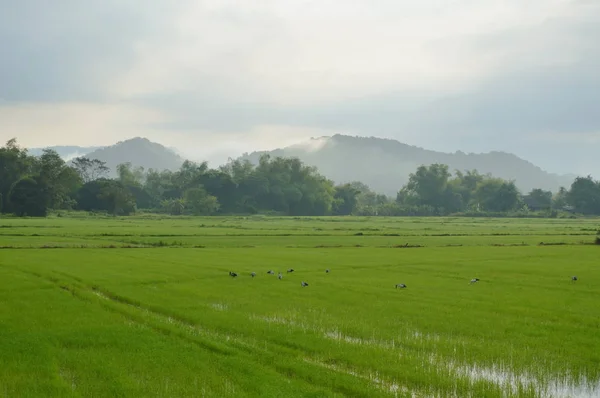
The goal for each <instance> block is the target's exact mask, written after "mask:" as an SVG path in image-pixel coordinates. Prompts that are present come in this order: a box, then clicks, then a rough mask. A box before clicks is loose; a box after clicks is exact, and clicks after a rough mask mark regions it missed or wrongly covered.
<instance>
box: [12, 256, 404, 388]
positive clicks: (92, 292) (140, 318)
mask: <svg viewBox="0 0 600 398" xmlns="http://www.w3.org/2000/svg"><path fill="white" fill-rule="evenodd" d="M16 269H17V270H18V271H20V272H22V273H25V274H27V275H30V276H34V277H36V278H39V279H43V280H46V281H49V282H51V283H53V284H54V285H55V286H56V287H58V288H59V289H61V290H63V291H65V292H68V293H70V294H71V295H72V296H73V297H74V298H76V299H78V300H83V301H86V302H91V303H96V304H98V305H100V306H101V307H102V308H103V309H105V310H107V311H110V312H113V313H118V314H120V315H122V316H123V317H125V318H126V319H127V320H128V321H129V322H131V323H133V324H135V325H138V326H140V327H146V328H149V329H150V330H153V331H154V332H156V333H160V334H163V335H165V336H168V337H175V338H179V339H181V340H183V341H186V342H189V343H192V344H194V345H196V346H198V347H200V348H202V349H205V350H208V351H210V352H211V353H213V354H217V355H223V356H228V357H232V356H239V357H242V358H243V359H245V360H247V361H249V362H251V363H254V364H255V365H257V366H259V367H261V368H264V369H269V370H271V371H273V372H275V373H277V374H279V375H280V376H283V377H284V378H285V379H291V378H293V379H296V380H302V381H303V382H305V383H307V384H310V385H312V386H315V385H317V386H318V387H321V388H324V389H326V390H328V391H330V392H332V393H334V394H336V395H342V396H344V397H357V396H365V397H371V396H372V395H361V394H359V393H358V392H357V391H350V390H349V389H347V388H345V387H344V386H343V385H332V384H331V383H330V382H329V381H328V380H326V378H323V379H322V380H320V379H317V378H313V377H310V376H307V375H303V374H300V373H299V372H296V371H295V370H294V369H293V367H292V366H291V365H290V362H292V363H293V364H298V363H304V364H309V365H311V366H314V367H315V371H316V372H319V373H323V371H324V370H325V371H330V372H335V373H337V374H342V375H345V376H349V377H353V378H357V379H359V380H362V381H365V379H364V377H362V375H360V374H358V373H356V372H354V373H353V372H347V371H341V370H340V369H333V368H327V369H324V368H323V366H322V365H321V364H320V359H319V358H310V357H308V356H307V355H306V354H304V355H302V356H299V355H298V353H297V350H296V349H294V348H290V347H289V346H288V345H286V344H285V343H283V342H273V341H270V342H269V345H270V346H275V347H277V348H278V349H279V352H278V351H273V350H268V349H266V348H261V347H259V346H257V345H256V344H252V343H249V342H247V341H245V339H243V338H240V337H235V336H231V335H228V334H225V333H220V332H216V331H212V330H208V329H206V328H203V327H201V326H199V325H198V324H196V323H194V322H192V321H190V320H187V319H184V318H182V317H178V316H176V315H173V314H168V313H165V312H162V311H159V310H157V309H155V308H151V307H148V306H144V305H142V304H141V303H139V302H136V301H134V300H131V299H128V298H126V297H123V296H119V295H117V294H114V293H112V292H109V291H107V290H105V289H101V288H100V287H99V286H97V285H90V284H88V283H86V282H85V281H83V280H82V279H81V278H78V277H76V276H73V275H70V274H67V273H64V272H60V271H54V270H53V271H52V272H53V273H55V274H58V275H60V276H61V277H63V278H68V279H71V282H69V283H66V282H65V281H64V280H61V279H59V278H58V277H55V276H52V275H44V274H41V273H38V272H34V271H30V270H23V269H18V268H16ZM223 342H225V343H223ZM285 354H291V356H288V357H286V359H287V361H286V362H285V363H281V362H280V361H278V360H277V359H278V358H281V357H283V356H284V355H285ZM355 373H356V374H355ZM368 385H369V386H370V387H372V388H375V389H377V390H378V392H380V393H383V394H384V395H385V396H398V394H397V393H398V387H396V388H394V389H393V390H390V389H389V388H387V387H386V386H385V385H384V384H381V382H380V381H379V380H371V382H370V383H369V384H368ZM400 391H406V390H405V389H404V388H401V390H400Z"/></svg>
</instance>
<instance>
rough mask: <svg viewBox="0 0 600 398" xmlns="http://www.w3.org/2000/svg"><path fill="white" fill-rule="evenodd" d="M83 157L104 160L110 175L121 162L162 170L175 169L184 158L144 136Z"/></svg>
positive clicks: (115, 171)
mask: <svg viewBox="0 0 600 398" xmlns="http://www.w3.org/2000/svg"><path fill="white" fill-rule="evenodd" d="M85 157H86V158H89V159H92V160H93V159H97V160H100V161H102V162H105V163H106V167H108V168H109V170H110V174H109V175H110V176H111V177H116V175H117V166H118V165H119V164H122V163H131V165H133V166H134V167H143V168H144V169H145V170H149V169H154V170H159V171H162V170H177V169H179V167H181V165H182V164H183V162H184V159H183V158H182V157H181V156H179V155H178V154H176V153H175V152H174V151H173V150H172V149H169V148H166V147H164V146H162V145H160V144H157V143H155V142H151V141H149V140H148V139H146V138H132V139H130V140H126V141H121V142H118V143H116V144H115V145H111V146H107V147H103V148H100V149H97V150H95V151H93V152H90V153H88V154H86V155H85Z"/></svg>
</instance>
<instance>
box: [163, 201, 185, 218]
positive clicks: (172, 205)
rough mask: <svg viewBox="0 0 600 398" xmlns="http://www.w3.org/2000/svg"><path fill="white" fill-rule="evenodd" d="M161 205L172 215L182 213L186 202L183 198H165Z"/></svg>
mask: <svg viewBox="0 0 600 398" xmlns="http://www.w3.org/2000/svg"><path fill="white" fill-rule="evenodd" d="M160 205H161V207H162V208H163V209H164V210H165V211H167V212H168V213H169V214H171V215H172V216H179V215H182V214H183V212H184V210H185V203H184V201H183V199H165V200H163V201H162V202H161V204H160Z"/></svg>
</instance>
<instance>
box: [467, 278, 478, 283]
mask: <svg viewBox="0 0 600 398" xmlns="http://www.w3.org/2000/svg"><path fill="white" fill-rule="evenodd" d="M475 282H479V278H473V279H471V282H469V283H470V284H473V283H475Z"/></svg>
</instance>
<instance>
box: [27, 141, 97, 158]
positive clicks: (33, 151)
mask: <svg viewBox="0 0 600 398" xmlns="http://www.w3.org/2000/svg"><path fill="white" fill-rule="evenodd" d="M102 148H104V147H103V146H89V147H82V146H69V145H67V146H61V145H58V146H50V147H46V148H28V149H27V151H28V152H29V154H30V155H33V156H40V155H41V154H42V152H43V151H44V149H52V150H54V151H56V153H58V154H59V155H60V157H61V158H63V159H64V160H65V161H69V160H71V159H73V158H76V157H80V156H85V155H87V154H89V153H91V152H94V151H96V150H98V149H102Z"/></svg>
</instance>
